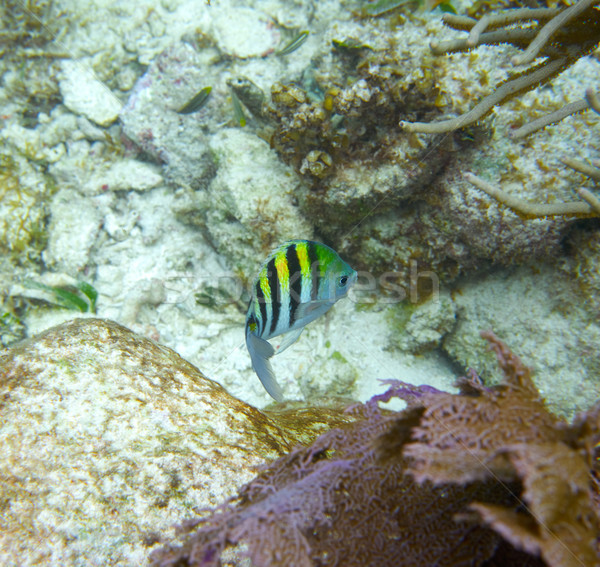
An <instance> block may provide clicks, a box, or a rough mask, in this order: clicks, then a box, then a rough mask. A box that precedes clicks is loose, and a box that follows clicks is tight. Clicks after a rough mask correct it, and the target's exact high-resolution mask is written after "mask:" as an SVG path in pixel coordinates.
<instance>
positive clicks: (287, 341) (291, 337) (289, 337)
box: [275, 327, 304, 354]
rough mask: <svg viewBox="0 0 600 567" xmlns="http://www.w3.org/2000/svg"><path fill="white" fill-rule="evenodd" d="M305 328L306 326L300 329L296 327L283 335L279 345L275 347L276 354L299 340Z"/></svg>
mask: <svg viewBox="0 0 600 567" xmlns="http://www.w3.org/2000/svg"><path fill="white" fill-rule="evenodd" d="M303 330H304V327H300V328H299V329H294V330H293V331H288V332H287V333H284V334H283V335H281V339H282V340H281V342H280V343H279V346H277V347H276V348H275V354H279V353H280V352H283V351H284V350H285V349H286V348H288V347H289V346H292V345H293V344H294V343H295V342H296V341H297V340H298V338H299V337H300V335H301V334H302V331H303Z"/></svg>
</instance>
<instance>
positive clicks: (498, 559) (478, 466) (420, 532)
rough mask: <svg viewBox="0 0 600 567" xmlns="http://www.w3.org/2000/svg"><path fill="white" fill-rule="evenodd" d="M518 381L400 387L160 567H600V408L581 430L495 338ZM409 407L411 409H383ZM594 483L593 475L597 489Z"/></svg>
mask: <svg viewBox="0 0 600 567" xmlns="http://www.w3.org/2000/svg"><path fill="white" fill-rule="evenodd" d="M486 338H487V340H488V341H490V343H491V345H492V347H493V348H494V350H495V351H496V354H497V356H498V360H499V362H500V365H501V367H502V370H503V372H504V374H505V381H504V383H503V384H501V385H499V386H496V387H493V388H486V387H484V386H482V385H481V382H480V381H479V378H478V377H477V376H476V375H472V376H471V377H470V379H466V378H463V379H461V380H459V386H460V388H461V392H460V394H449V393H446V392H440V391H438V390H436V389H435V388H432V387H430V386H420V387H415V386H411V385H408V384H404V383H398V382H394V383H392V385H391V388H390V390H389V391H388V393H387V394H384V395H381V396H376V397H375V398H373V399H372V400H371V401H370V402H368V403H367V404H366V405H365V406H356V407H355V408H354V411H355V414H356V417H357V420H356V421H355V422H354V423H352V424H350V425H347V426H346V427H343V428H338V429H334V430H331V431H328V432H326V433H325V434H323V435H322V436H320V437H319V438H318V439H316V440H315V441H314V443H313V444H312V445H310V446H308V447H297V448H295V449H294V450H292V451H291V452H290V453H289V454H288V455H286V456H284V457H282V458H280V459H278V460H277V461H275V462H274V463H272V464H270V465H269V466H268V467H266V468H265V469H264V470H263V471H262V472H261V473H260V474H259V475H258V476H257V478H255V479H254V480H253V481H252V482H251V483H249V484H248V485H246V486H245V487H244V488H242V490H241V491H240V492H239V494H238V495H237V496H236V497H234V498H232V499H230V500H229V501H227V502H225V503H224V504H222V505H221V506H219V507H218V508H217V509H215V510H214V511H213V513H212V515H209V516H203V517H201V518H198V519H197V520H195V521H193V522H189V523H187V524H186V526H184V529H186V530H188V531H189V532H190V535H189V537H188V539H187V541H186V542H185V543H184V544H183V545H170V546H166V547H164V548H163V549H159V550H157V551H155V552H154V553H153V555H152V559H153V564H154V565H156V566H160V567H172V566H175V565H187V566H189V567H192V566H200V565H202V566H203V567H216V566H217V565H221V564H222V563H221V562H220V559H223V558H224V557H227V558H228V559H231V557H232V556H233V557H235V559H234V560H233V563H234V564H245V563H240V562H241V561H243V559H242V558H249V560H250V562H251V564H252V565H260V566H261V567H280V566H281V567H283V566H286V567H287V566H290V565H294V566H300V567H312V566H316V565H319V566H326V565H344V566H345V567H346V566H348V567H353V566H361V567H362V566H364V565H394V566H397V567H402V566H407V567H409V566H410V567H414V566H421V565H439V566H457V565H469V566H472V567H474V566H479V565H522V566H529V567H543V566H547V567H577V566H581V565H586V567H597V566H598V565H599V564H600V560H599V557H598V553H597V549H596V542H597V538H598V519H599V516H598V512H599V506H598V502H599V500H598V495H599V493H598V484H597V481H596V480H594V479H597V474H598V461H597V443H598V441H599V439H600V422H599V420H598V416H599V415H600V405H596V406H595V408H594V409H592V410H590V412H588V413H587V414H582V415H580V416H579V417H578V418H577V419H576V420H575V421H574V422H573V423H572V424H571V425H568V424H567V423H566V422H564V421H562V420H560V419H559V418H557V417H555V416H553V415H552V414H550V413H549V412H548V411H547V410H546V409H545V407H544V403H543V400H542V399H541V398H540V396H539V394H538V392H537V390H536V389H535V387H534V385H533V383H532V382H531V379H530V375H529V370H528V369H527V368H526V367H525V366H524V365H523V364H522V363H521V361H520V360H519V359H518V358H517V357H516V356H515V355H513V354H512V353H511V352H510V351H509V350H508V349H507V348H506V346H505V345H504V344H503V343H502V342H501V341H499V340H498V339H497V338H496V337H495V336H494V335H492V334H487V335H486ZM393 397H400V398H402V399H404V400H406V401H407V402H408V408H407V409H406V410H404V411H401V412H399V413H393V412H385V411H382V410H380V409H379V408H378V406H377V402H379V401H389V400H390V399H391V398H393ZM591 475H594V476H591Z"/></svg>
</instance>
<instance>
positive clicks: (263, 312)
mask: <svg viewBox="0 0 600 567" xmlns="http://www.w3.org/2000/svg"><path fill="white" fill-rule="evenodd" d="M255 293H256V301H258V307H259V309H260V321H258V332H257V333H256V334H257V335H258V336H259V337H261V336H262V334H263V329H264V328H265V325H266V324H267V306H266V304H265V295H264V294H263V290H262V288H261V287H260V280H259V281H257V282H256V292H255Z"/></svg>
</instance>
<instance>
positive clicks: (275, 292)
mask: <svg viewBox="0 0 600 567" xmlns="http://www.w3.org/2000/svg"><path fill="white" fill-rule="evenodd" d="M267 280H268V281H269V288H270V289H271V306H272V307H273V314H272V316H271V328H270V333H273V332H274V331H275V327H277V321H278V320H279V310H280V309H281V285H280V284H279V278H278V277H277V268H275V258H272V259H271V261H270V262H269V263H268V264H267Z"/></svg>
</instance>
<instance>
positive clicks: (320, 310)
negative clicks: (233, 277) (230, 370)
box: [246, 240, 357, 402]
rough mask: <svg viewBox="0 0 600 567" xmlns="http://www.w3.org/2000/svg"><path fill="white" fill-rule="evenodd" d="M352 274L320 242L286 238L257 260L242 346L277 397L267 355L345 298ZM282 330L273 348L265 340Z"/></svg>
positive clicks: (286, 344) (280, 396)
mask: <svg viewBox="0 0 600 567" xmlns="http://www.w3.org/2000/svg"><path fill="white" fill-rule="evenodd" d="M356 277H357V273H356V271H354V270H353V269H352V268H351V267H350V266H349V265H348V264H346V262H344V261H343V260H342V259H341V258H340V257H339V256H338V254H337V252H335V250H332V249H331V248H329V246H326V245H325V244H321V243H320V242H313V241H311V240H289V241H287V242H285V243H283V244H282V245H281V246H280V247H279V248H277V249H276V250H274V251H273V252H272V253H271V255H270V256H269V257H268V258H267V259H266V261H265V263H264V264H263V266H262V268H261V270H260V272H259V274H258V277H257V278H256V282H255V283H254V286H253V288H252V299H251V300H250V304H249V305H248V313H247V315H246V346H247V347H248V352H249V353H250V358H251V360H252V368H254V371H255V372H256V374H257V375H258V377H259V378H260V381H261V382H262V385H263V386H264V387H265V390H267V392H268V393H269V394H270V395H271V397H273V398H274V399H275V400H277V401H278V402H281V401H283V393H282V391H281V388H280V386H279V384H278V383H277V380H276V379H275V374H274V373H273V369H272V368H271V363H270V362H269V358H271V357H272V356H273V355H274V354H279V353H280V352H283V351H284V350H285V349H286V348H287V347H289V346H290V345H291V344H293V343H294V342H295V341H296V340H297V339H298V337H299V336H300V333H302V330H303V329H304V327H305V326H306V325H307V324H308V323H310V322H311V321H314V320H315V319H316V318H317V317H320V316H321V315H323V314H324V313H325V312H327V311H328V310H329V309H330V308H331V307H332V306H333V304H334V303H335V302H336V301H337V300H338V299H342V298H343V297H345V296H346V295H347V293H348V290H349V289H350V287H351V286H352V285H353V284H354V282H355V281H356ZM279 335H285V336H284V337H283V340H282V342H281V344H280V345H279V346H278V347H277V349H275V348H274V347H273V345H271V343H269V342H268V340H269V339H272V338H273V337H277V336H279Z"/></svg>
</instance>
